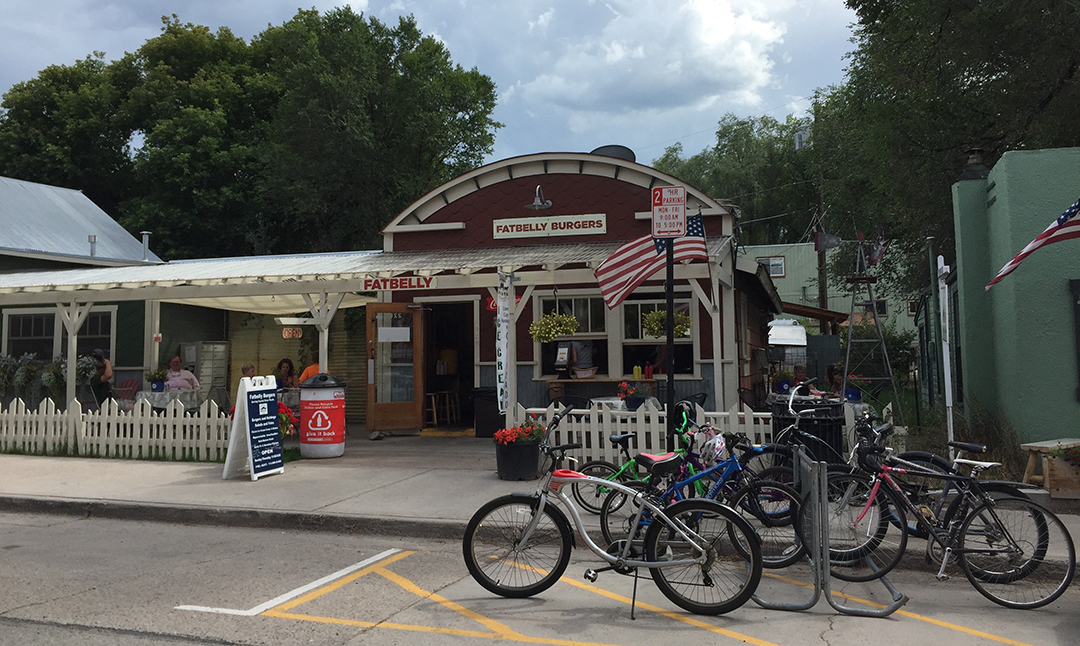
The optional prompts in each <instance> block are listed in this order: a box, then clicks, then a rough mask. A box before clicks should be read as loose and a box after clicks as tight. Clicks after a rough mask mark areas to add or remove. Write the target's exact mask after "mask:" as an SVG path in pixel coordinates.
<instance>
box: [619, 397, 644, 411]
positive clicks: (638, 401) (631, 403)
mask: <svg viewBox="0 0 1080 646" xmlns="http://www.w3.org/2000/svg"><path fill="white" fill-rule="evenodd" d="M644 403H645V398H644V397H627V398H626V399H624V400H623V404H625V405H626V410H637V409H639V408H641V405H642V404H644Z"/></svg>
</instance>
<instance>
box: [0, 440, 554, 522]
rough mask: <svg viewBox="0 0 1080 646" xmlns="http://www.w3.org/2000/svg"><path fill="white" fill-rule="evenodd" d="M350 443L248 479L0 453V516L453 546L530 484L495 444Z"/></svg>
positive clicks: (164, 466)
mask: <svg viewBox="0 0 1080 646" xmlns="http://www.w3.org/2000/svg"><path fill="white" fill-rule="evenodd" d="M350 436H351V437H350V438H349V439H347V440H346V443H345V455H343V456H341V457H338V458H327V459H306V460H297V461H294V462H288V463H286V464H285V473H283V474H277V475H271V476H264V477H261V478H259V480H257V481H254V482H252V481H251V480H250V478H248V477H247V476H244V477H238V478H233V479H229V480H223V479H222V477H221V474H222V469H223V465H222V464H217V463H213V464H211V463H196V462H151V461H141V460H109V459H93V458H69V457H42V456H24V455H0V511H25V512H48V513H65V514H79V515H88V516H96V517H111V518H126V519H137V520H159V521H170V522H180V523H194V522H212V523H217V524H227V525H241V526H249V527H254V526H259V527H281V528H283V529H298V528H306V529H321V530H327V531H361V532H365V533H382V534H397V535H403V536H417V537H430V538H460V537H461V535H462V532H463V530H464V528H465V524H466V523H467V522H468V520H469V518H470V517H471V516H472V514H473V513H474V512H475V511H476V510H477V509H478V508H479V507H480V506H481V505H482V504H484V503H485V502H487V501H488V500H490V499H492V498H494V497H496V496H499V495H502V494H504V493H510V492H514V491H529V492H531V491H533V490H534V489H535V487H536V481H535V480H533V481H523V482H507V481H503V480H500V479H499V478H498V476H497V475H496V473H495V445H494V441H493V440H492V439H491V438H476V437H438V436H436V437H429V436H389V437H386V438H385V439H383V440H380V441H371V440H368V439H367V438H366V437H364V439H358V438H356V437H355V435H354V434H352V433H350ZM292 445H293V446H295V444H292ZM286 446H290V445H289V444H287V445H286Z"/></svg>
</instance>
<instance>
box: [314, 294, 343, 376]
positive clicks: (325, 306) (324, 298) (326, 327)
mask: <svg viewBox="0 0 1080 646" xmlns="http://www.w3.org/2000/svg"><path fill="white" fill-rule="evenodd" d="M317 298H318V299H319V300H318V302H317V303H316V302H315V301H314V299H313V298H312V296H311V295H309V294H304V302H305V303H307V306H308V311H309V312H311V322H312V323H313V324H314V325H315V329H317V330H318V331H319V370H320V371H321V372H324V373H327V374H329V372H330V365H329V354H328V352H327V348H326V346H327V345H329V341H330V322H331V321H333V320H334V315H335V314H337V311H338V307H339V306H340V305H341V301H342V300H343V299H344V298H345V293H344V292H341V293H340V294H335V295H334V296H333V297H330V296H329V295H328V294H327V293H326V292H322V293H320V294H318V296H317Z"/></svg>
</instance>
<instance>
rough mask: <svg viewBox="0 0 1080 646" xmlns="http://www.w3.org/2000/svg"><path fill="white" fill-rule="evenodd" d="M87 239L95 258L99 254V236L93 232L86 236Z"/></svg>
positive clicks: (91, 253)
mask: <svg viewBox="0 0 1080 646" xmlns="http://www.w3.org/2000/svg"><path fill="white" fill-rule="evenodd" d="M86 239H87V241H89V242H90V257H91V258H93V257H94V256H96V255H97V236H96V235H93V234H91V235H88V236H86Z"/></svg>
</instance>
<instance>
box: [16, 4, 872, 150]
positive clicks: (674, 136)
mask: <svg viewBox="0 0 1080 646" xmlns="http://www.w3.org/2000/svg"><path fill="white" fill-rule="evenodd" d="M344 4H350V5H351V6H352V8H353V9H354V10H356V11H358V12H361V11H362V12H364V13H365V14H367V15H369V16H374V17H376V18H378V19H379V20H380V21H382V22H384V23H387V24H395V23H396V22H397V17H398V16H401V15H408V14H412V15H413V16H415V17H416V21H417V24H418V25H419V27H420V29H421V31H422V32H423V33H424V34H427V35H432V36H435V37H437V38H439V39H440V40H442V41H443V42H444V43H446V45H447V48H448V49H449V51H450V54H451V57H452V58H453V60H454V62H455V63H457V64H460V65H461V66H463V67H465V68H472V67H476V68H477V69H479V70H480V71H481V72H482V73H484V74H487V75H488V76H490V77H491V78H492V79H494V81H495V83H496V86H497V89H498V92H499V103H498V107H497V108H496V109H495V119H496V120H497V121H500V122H502V123H503V124H504V125H505V127H504V128H502V129H500V130H499V131H498V134H497V136H496V141H495V151H494V153H493V154H492V156H491V157H490V159H489V160H488V161H492V160H497V159H503V158H505V157H510V156H514V155H522V154H528V153H534V152H555V151H559V152H562V151H585V152H587V151H589V150H592V149H594V148H596V147H599V146H602V145H606V144H622V145H624V146H628V147H630V148H631V149H632V150H634V151H635V153H636V154H637V159H638V161H639V162H643V163H646V164H647V163H649V162H650V161H651V160H653V159H655V158H657V157H659V156H660V155H661V154H663V152H664V149H665V148H666V147H667V146H670V145H673V144H675V143H679V142H681V143H682V145H683V151H684V154H692V153H697V152H699V151H701V150H702V149H704V148H706V147H708V146H710V145H711V144H712V143H713V141H714V136H715V133H716V124H717V121H719V119H720V118H721V117H722V116H723V115H724V114H726V113H728V112H732V113H734V114H736V115H738V116H740V117H748V116H760V115H769V116H772V117H775V118H777V119H780V120H783V119H784V118H785V117H786V116H787V115H788V114H791V113H801V112H803V111H804V110H805V109H806V107H807V99H808V97H810V96H811V95H812V94H813V91H814V90H815V89H816V88H823V87H827V86H829V85H835V84H839V83H840V82H842V81H843V71H844V67H845V66H846V61H845V59H844V54H845V53H847V52H848V51H849V50H850V49H851V43H850V41H849V39H850V37H851V30H850V26H851V23H852V22H854V14H853V13H851V12H850V11H849V10H847V9H846V8H845V7H844V2H843V0H356V1H354V2H350V3H343V2H331V1H327V0H316V1H314V2H313V1H312V0H306V1H305V0H172V1H163V0H48V1H47V2H42V1H41V0H0V8H2V9H3V12H2V15H3V18H4V19H3V20H2V21H0V91H3V92H6V91H7V89H8V88H10V87H11V86H12V85H13V84H14V83H18V82H19V81H25V80H28V79H31V78H33V77H34V76H36V75H37V73H38V72H39V71H40V70H41V69H42V68H44V67H46V66H48V65H52V64H71V63H73V62H74V61H76V60H78V59H81V58H84V57H86V56H87V55H88V54H90V53H91V52H94V51H101V52H104V53H105V57H106V59H107V60H113V59H115V58H119V57H120V56H122V55H123V53H124V52H128V51H134V50H135V49H137V48H138V47H139V46H140V45H141V44H142V43H143V42H145V41H146V40H147V39H149V38H153V37H154V36H156V35H157V34H158V33H160V30H161V16H162V15H167V14H176V15H177V16H178V17H179V18H180V20H181V21H182V22H185V23H187V22H192V23H196V24H202V25H207V26H209V27H211V28H213V29H216V28H217V27H219V26H227V27H228V28H229V29H230V30H231V31H232V32H233V33H234V34H236V35H238V36H242V37H244V38H249V39H250V38H251V37H252V36H253V35H255V34H257V33H259V32H261V31H262V30H264V29H265V28H266V27H267V26H268V25H271V24H273V25H280V24H281V23H283V22H285V21H286V20H288V19H290V18H291V17H292V16H294V15H295V14H296V10H297V7H298V6H304V7H309V6H314V7H316V8H318V9H320V10H323V11H325V10H327V9H330V8H332V7H334V6H340V5H344Z"/></svg>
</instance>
